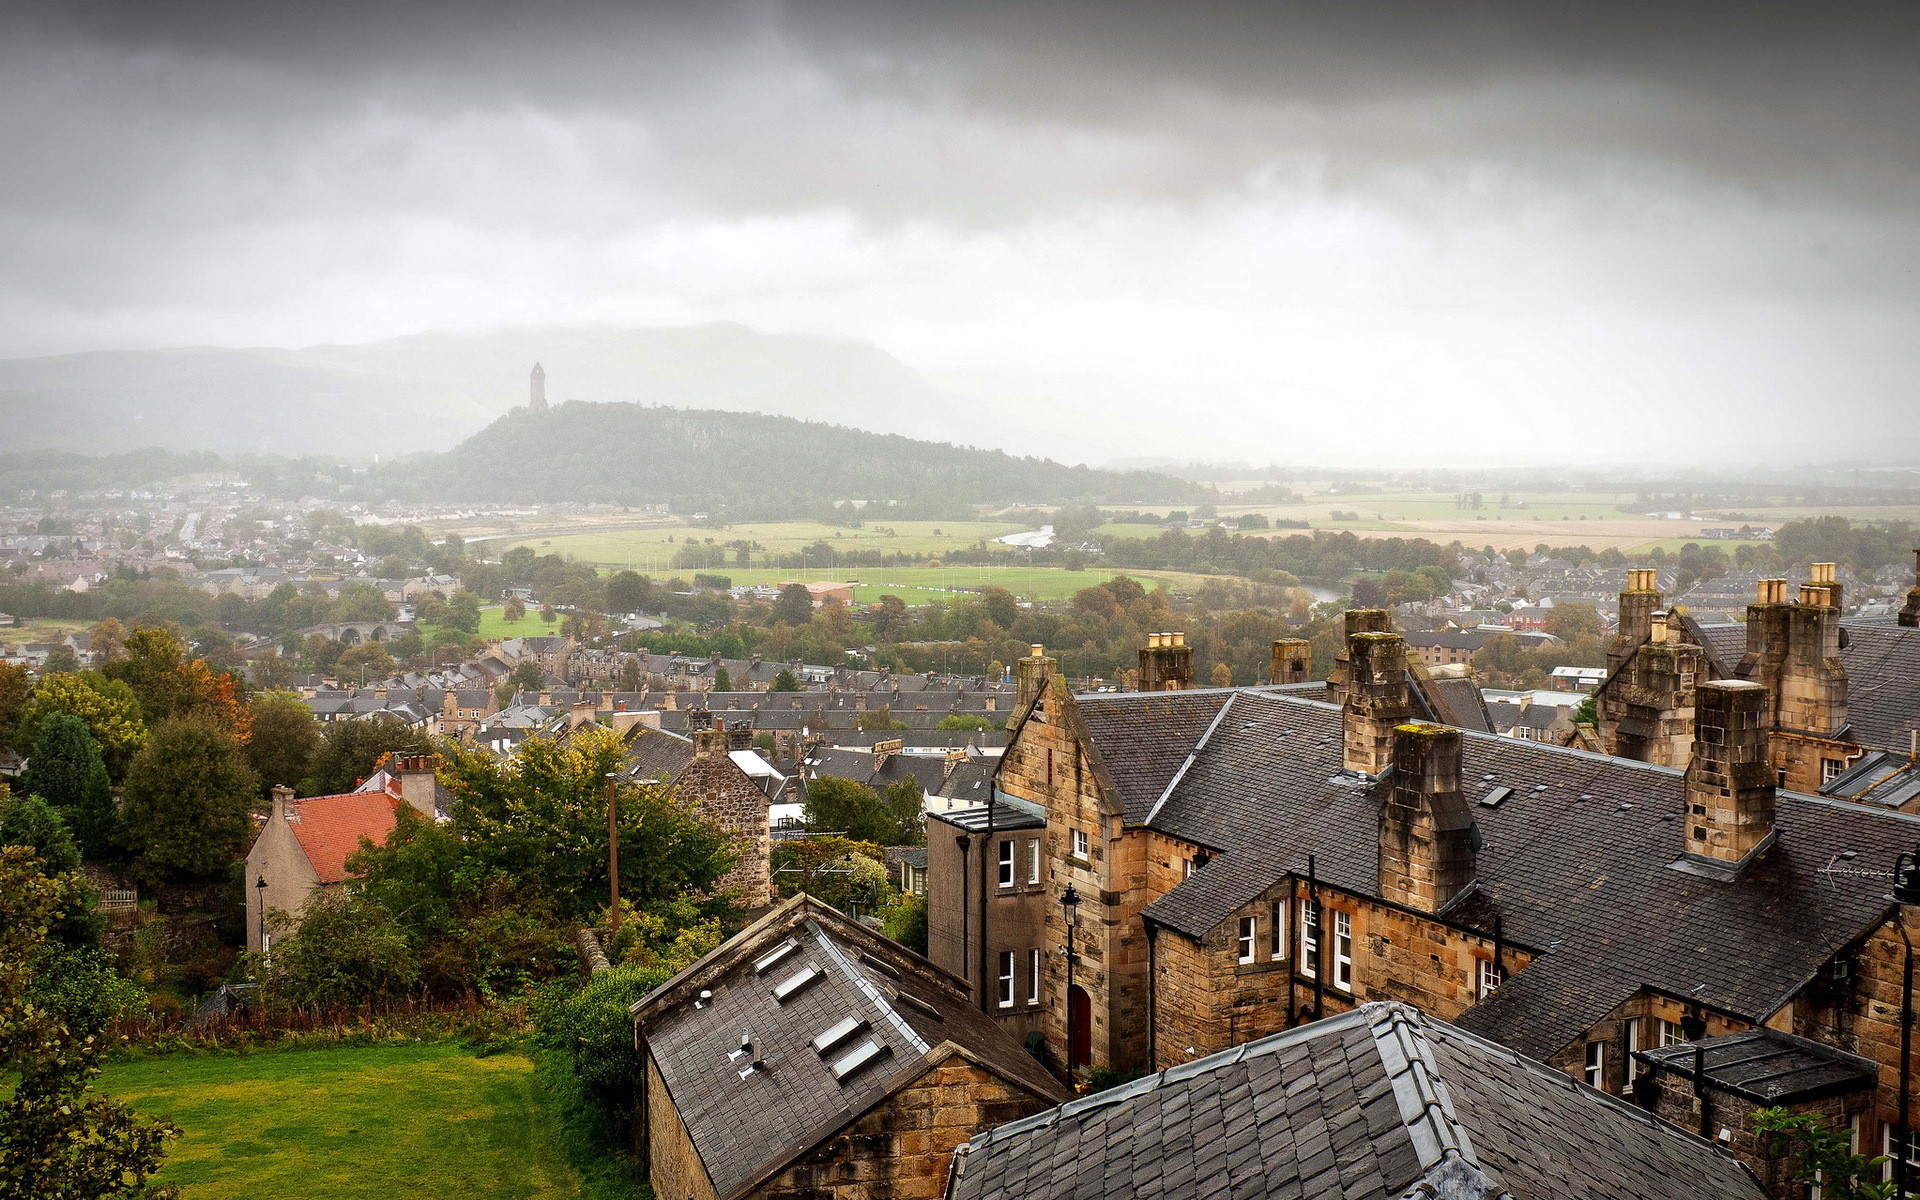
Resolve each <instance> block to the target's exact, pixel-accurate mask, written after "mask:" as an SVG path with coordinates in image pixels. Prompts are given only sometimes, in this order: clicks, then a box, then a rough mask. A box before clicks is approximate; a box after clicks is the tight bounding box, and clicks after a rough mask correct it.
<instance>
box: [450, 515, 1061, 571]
mask: <svg viewBox="0 0 1920 1200" xmlns="http://www.w3.org/2000/svg"><path fill="white" fill-rule="evenodd" d="M1024 528H1026V526H1021V525H1012V524H1008V523H1007V522H1004V521H888V522H884V523H875V524H872V525H868V526H866V527H865V528H862V529H848V528H845V527H844V526H839V525H823V524H821V523H819V522H817V521H777V522H771V523H768V524H763V525H732V526H728V527H727V528H725V529H708V528H705V527H703V526H694V525H656V526H649V527H646V528H640V529H606V530H585V531H582V532H579V533H556V534H551V535H545V536H535V537H529V538H522V539H518V540H514V541H508V540H506V539H501V540H500V541H498V542H487V543H482V544H483V545H485V546H487V547H488V552H489V553H493V552H494V551H493V547H495V546H498V547H499V548H500V549H501V550H506V549H511V548H512V547H514V546H527V547H530V548H532V549H533V550H535V551H536V552H538V553H540V554H560V555H569V554H570V555H572V556H573V557H575V558H577V559H579V560H580V561H582V562H590V563H597V564H601V565H604V566H611V567H632V568H633V569H634V570H637V571H642V572H647V573H650V574H656V575H658V574H664V573H666V572H667V571H668V570H669V569H670V568H671V567H672V565H673V556H674V554H675V553H676V552H677V551H678V550H679V549H680V547H681V546H683V545H685V544H686V543H687V542H690V541H692V542H706V541H707V540H708V539H711V540H712V541H713V543H714V544H715V545H717V546H719V545H725V544H726V543H728V542H733V541H741V540H745V541H748V542H752V543H754V545H755V546H756V547H757V548H756V549H755V551H754V553H755V554H790V553H793V552H796V551H799V550H803V549H805V548H806V547H808V546H811V545H813V544H814V543H815V542H825V543H827V544H828V545H830V546H832V547H834V548H835V549H837V550H880V551H883V552H886V553H896V552H897V553H901V554H911V555H921V556H927V557H937V556H939V555H942V554H947V553H949V552H951V551H954V550H960V549H964V548H966V547H968V546H971V545H973V544H974V543H976V542H978V541H980V540H982V539H983V538H995V537H999V536H1001V535H1002V534H1008V533H1018V532H1020V531H1021V530H1022V529H1024Z"/></svg>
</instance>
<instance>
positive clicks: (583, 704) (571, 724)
mask: <svg viewBox="0 0 1920 1200" xmlns="http://www.w3.org/2000/svg"><path fill="white" fill-rule="evenodd" d="M593 716H594V708H593V701H591V700H575V701H574V702H573V704H572V706H570V707H569V708H568V709H567V728H568V729H569V730H573V729H578V728H580V727H581V726H582V725H591V724H593Z"/></svg>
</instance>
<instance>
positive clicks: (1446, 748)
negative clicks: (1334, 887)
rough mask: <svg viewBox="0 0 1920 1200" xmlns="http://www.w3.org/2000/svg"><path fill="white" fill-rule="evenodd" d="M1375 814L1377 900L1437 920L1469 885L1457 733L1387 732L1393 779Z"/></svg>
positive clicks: (1469, 824)
mask: <svg viewBox="0 0 1920 1200" xmlns="http://www.w3.org/2000/svg"><path fill="white" fill-rule="evenodd" d="M1391 783H1392V786H1391V787H1390V788H1389V789H1388V792H1387V796H1386V803H1385V804H1384V805H1383V806H1382V807H1381V809H1380V896H1381V898H1382V899H1384V900H1388V901H1391V902H1393V903H1396V904H1403V905H1405V906H1407V907H1408V908H1411V909H1414V910H1416V911H1419V912H1425V913H1430V912H1436V911H1438V910H1439V909H1440V908H1441V907H1442V906H1443V905H1445V904H1446V903H1447V902H1448V901H1449V900H1451V899H1453V898H1454V897H1455V896H1457V895H1459V894H1460V893H1461V892H1463V891H1465V890H1466V889H1467V887H1468V886H1470V885H1471V884H1472V883H1473V880H1474V854H1473V814H1472V813H1471V812H1470V811H1469V810H1468V808H1467V802H1466V798H1465V797H1463V796H1462V795H1461V794H1460V731H1459V730H1457V729H1450V728H1448V727H1447V726H1445V725H1428V724H1425V723H1418V724H1411V725H1401V726H1398V727H1396V728H1395V729H1394V730H1393V775H1392V779H1391Z"/></svg>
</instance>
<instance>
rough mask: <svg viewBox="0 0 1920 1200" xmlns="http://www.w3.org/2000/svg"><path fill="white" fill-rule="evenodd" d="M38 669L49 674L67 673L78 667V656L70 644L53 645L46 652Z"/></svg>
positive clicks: (76, 669)
mask: <svg viewBox="0 0 1920 1200" xmlns="http://www.w3.org/2000/svg"><path fill="white" fill-rule="evenodd" d="M40 669H41V670H42V671H45V672H47V673H48V674H51V675H60V674H68V673H71V672H73V671H78V670H79V669H80V656H79V655H77V654H75V653H74V652H73V647H72V646H68V645H64V644H62V645H59V646H55V647H54V648H53V649H52V650H49V651H48V652H47V657H46V659H45V661H43V662H42V663H41V664H40Z"/></svg>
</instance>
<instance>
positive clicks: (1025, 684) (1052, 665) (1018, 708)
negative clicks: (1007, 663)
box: [1013, 644, 1060, 723]
mask: <svg viewBox="0 0 1920 1200" xmlns="http://www.w3.org/2000/svg"><path fill="white" fill-rule="evenodd" d="M1059 669H1060V660H1059V659H1057V658H1048V657H1047V648H1046V647H1045V646H1041V645H1037V644H1036V645H1034V646H1033V647H1032V653H1030V654H1028V655H1027V656H1026V657H1025V658H1016V659H1014V660H1013V720H1014V722H1015V723H1017V722H1019V721H1021V720H1023V719H1025V717H1026V715H1027V712H1028V710H1030V709H1032V708H1033V706H1034V705H1035V704H1038V703H1039V702H1040V697H1041V696H1042V695H1043V694H1045V692H1046V690H1047V681H1048V680H1050V679H1052V678H1053V675H1054V672H1056V671H1058V670H1059Z"/></svg>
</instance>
